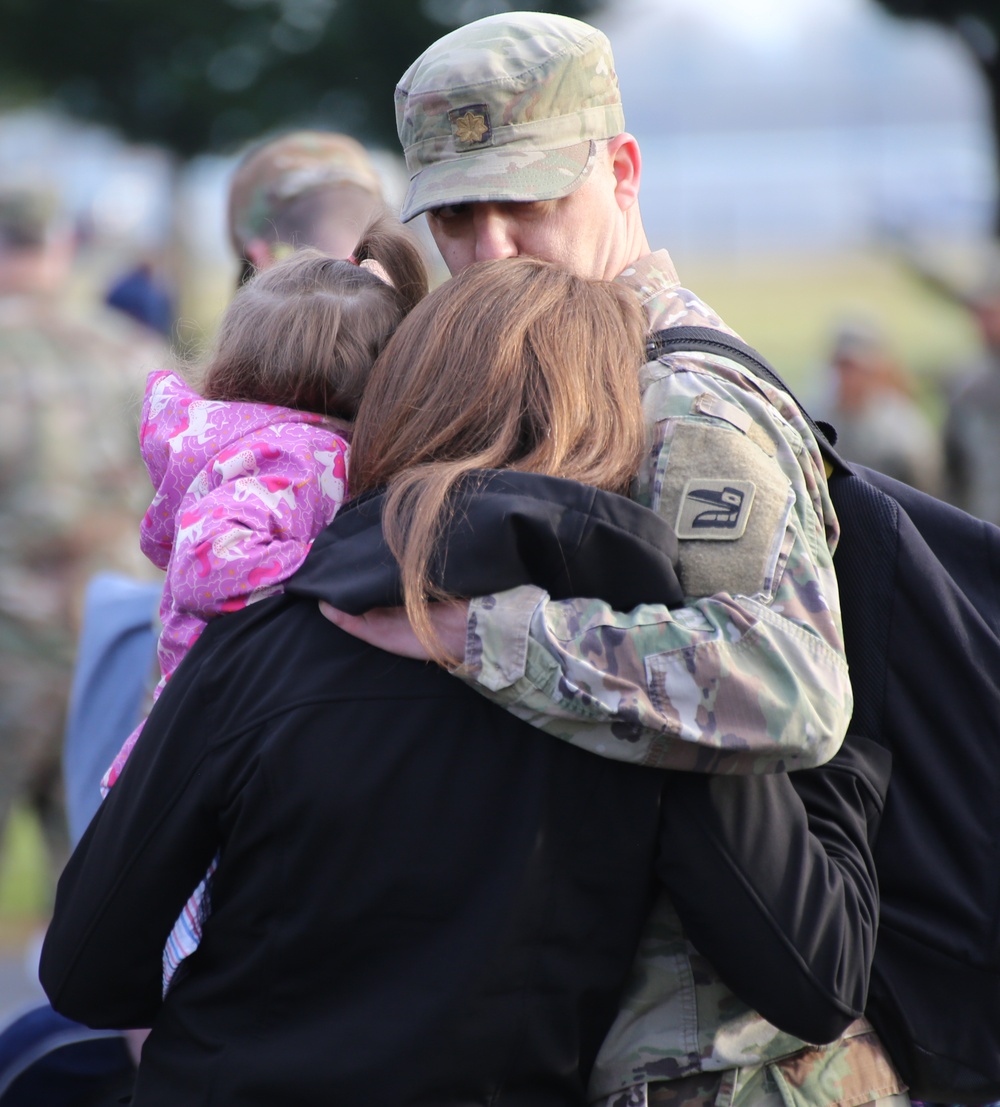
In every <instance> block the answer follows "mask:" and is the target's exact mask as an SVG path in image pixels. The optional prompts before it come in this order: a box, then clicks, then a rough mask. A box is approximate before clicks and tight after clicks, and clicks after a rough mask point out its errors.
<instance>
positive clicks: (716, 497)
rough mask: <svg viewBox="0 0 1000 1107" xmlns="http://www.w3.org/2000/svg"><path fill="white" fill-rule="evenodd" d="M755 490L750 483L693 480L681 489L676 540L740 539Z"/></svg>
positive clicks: (727, 540)
mask: <svg viewBox="0 0 1000 1107" xmlns="http://www.w3.org/2000/svg"><path fill="white" fill-rule="evenodd" d="M755 491H756V486H755V485H754V483H753V481H749V480H715V479H712V480H709V479H704V480H703V479H699V478H698V477H692V479H691V480H689V481H688V482H687V484H685V485H684V491H683V493H682V494H681V503H680V508H679V509H678V511H677V524H676V528H675V529H676V531H677V537H678V538H679V539H688V540H690V539H700V540H701V541H706V540H707V541H709V542H732V541H734V540H735V539H737V538H742V536H743V532H744V531H745V530H746V529H747V521H748V520H749V518H750V508H751V506H752V504H753V496H754V492H755Z"/></svg>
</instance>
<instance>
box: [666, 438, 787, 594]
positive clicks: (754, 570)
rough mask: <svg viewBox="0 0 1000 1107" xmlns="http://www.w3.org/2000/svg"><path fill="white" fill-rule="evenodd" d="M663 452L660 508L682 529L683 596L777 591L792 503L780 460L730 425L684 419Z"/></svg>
mask: <svg viewBox="0 0 1000 1107" xmlns="http://www.w3.org/2000/svg"><path fill="white" fill-rule="evenodd" d="M663 453H664V454H665V456H661V459H660V463H659V466H658V472H657V480H658V483H659V493H660V495H659V502H658V503H657V504H656V507H657V510H658V511H659V512H660V514H661V515H662V516H663V517H664V518H665V519H669V520H670V521H671V522H672V523H673V524H674V526H675V528H676V531H677V540H678V559H679V564H678V575H679V576H680V580H681V586H682V587H683V589H684V593H685V595H688V596H711V595H714V594H715V593H716V592H728V593H730V594H731V595H746V596H753V595H757V594H760V593H762V592H764V591H766V590H768V589H769V588H772V587H773V585H774V573H775V569H776V565H777V559H778V555H779V552H780V550H781V546H782V542H783V539H784V536H785V528H786V526H787V525H788V518H789V514H790V512H791V509H792V504H793V502H794V495H793V493H792V487H791V483H790V482H789V480H788V477H786V476H785V474H784V473H783V472H782V470H781V467H780V466H779V465H778V464H777V462H776V461H775V459H774V458H773V457H770V456H768V454H767V453H765V452H764V451H763V450H762V449H761V448H760V447H759V446H758V445H757V444H756V443H755V442H754V441H753V440H752V439H751V438H750V437H749V436H748V435H746V434H743V433H742V432H740V431H739V430H737V429H735V428H734V427H732V426H724V425H720V424H717V423H693V422H686V421H683V420H681V421H679V422H678V423H677V424H676V425H675V426H674V427H673V428H672V433H671V434H670V435H669V449H668V450H665V451H663Z"/></svg>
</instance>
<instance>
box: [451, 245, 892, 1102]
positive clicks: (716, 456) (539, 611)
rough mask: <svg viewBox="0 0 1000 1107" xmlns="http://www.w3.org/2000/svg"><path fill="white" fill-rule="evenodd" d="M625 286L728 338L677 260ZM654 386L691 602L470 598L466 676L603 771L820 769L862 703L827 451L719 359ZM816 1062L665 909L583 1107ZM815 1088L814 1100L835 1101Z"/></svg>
mask: <svg viewBox="0 0 1000 1107" xmlns="http://www.w3.org/2000/svg"><path fill="white" fill-rule="evenodd" d="M619 279H620V280H622V281H623V282H624V283H626V284H628V285H629V286H630V287H632V288H634V289H636V291H637V292H638V293H639V294H640V296H641V298H642V300H643V303H644V305H645V307H646V310H647V314H648V316H649V320H650V328H651V330H658V329H661V328H663V327H666V326H676V325H700V326H710V327H717V328H720V329H726V328H725V327H724V325H723V324H722V322H721V321H720V320H719V318H718V317H717V316H716V315H715V314H714V313H713V312H712V311H711V310H710V309H709V308H708V307H707V306H706V305H705V304H703V303H702V302H701V301H699V300H698V299H697V298H696V297H695V296H694V295H693V294H692V293H690V292H688V291H687V290H685V289H682V288H680V287H679V283H678V281H677V277H676V275H675V272H674V270H673V266H672V263H671V261H670V258H669V255H667V254H666V253H665V252H662V251H661V252H658V253H655V254H652V255H649V256H648V257H645V258H642V259H640V261H639V262H637V263H636V264H635V265H634V266H632V267H630V268H629V269H628V270H626V271H625V272H624V273H623V274H622V275H621V277H620V278H619ZM642 388H643V404H644V410H645V414H646V422H647V427H648V433H649V440H650V451H649V455H648V463H647V465H646V466H645V468H644V470H643V471H642V472H641V473H640V474H639V475H638V478H637V481H636V485H635V488H634V491H633V498H635V499H637V500H638V501H639V502H640V503H643V504H646V505H648V506H651V507H653V508H654V509H655V510H657V511H659V512H661V513H662V514H664V515H665V517H666V518H668V519H669V520H671V521H672V522H673V521H675V520H676V521H677V524H678V536H679V538H680V543H679V545H680V549H681V555H680V559H681V565H680V575H681V580H682V583H683V585H684V591H685V594H686V595H687V596H688V597H690V599H689V601H688V604H687V606H686V607H684V608H680V609H676V608H675V609H673V610H667V609H665V608H662V607H653V606H643V607H639V608H636V609H635V610H634V611H632V612H631V613H628V614H622V613H616V612H614V611H612V610H610V609H609V608H608V607H607V606H606V605H604V604H601V603H598V602H596V601H593V600H575V601H563V602H558V603H557V602H552V601H550V600H549V599H548V597H547V596H546V595H545V594H544V593H542V592H541V591H540V590H539V589H537V588H531V587H523V588H518V589H513V590H511V591H510V592H507V593H502V594H499V595H494V596H488V597H483V598H480V599H477V600H473V602H472V604H471V608H470V618H469V632H468V648H467V653H466V664H467V667H468V673H467V674H466V676H465V679H467V680H469V681H470V682H471V683H473V684H474V686H475V687H477V688H478V690H479V691H481V692H484V694H486V695H488V696H489V697H490V698H492V699H494V700H495V701H496V702H499V703H501V704H503V705H504V706H506V707H507V708H508V709H509V710H511V711H512V712H513V713H514V714H516V715H519V716H520V717H522V718H525V719H527V720H529V721H530V722H532V723H534V724H535V725H536V726H538V727H540V728H541V729H544V730H546V731H548V732H549V733H552V734H555V735H557V736H559V737H562V738H564V739H567V740H569V741H571V742H573V743H575V744H577V745H580V746H582V747H584V748H588V749H591V750H593V751H594V752H597V753H600V754H602V755H603V756H609V757H614V758H618V759H623V760H630V761H634V762H638V763H642V764H646V765H652V766H661V767H671V768H681V769H696V770H706V771H707V770H712V771H724V772H762V771H764V772H766V771H775V770H781V769H783V768H794V767H800V766H807V765H811V764H819V763H822V762H824V761H825V760H826V759H828V758H829V757H830V756H832V754H833V753H834V752H835V751H836V750H837V748H838V747H839V745H840V742H841V741H842V739H843V735H844V733H845V732H846V729H847V724H848V722H849V719H850V715H851V707H852V698H851V691H850V684H849V681H848V676H847V667H846V662H845V658H844V650H843V643H842V640H841V626H840V616H839V601H838V594H837V588H836V580H835V577H834V573H833V561H832V556H833V549H834V547H835V545H836V541H837V537H838V533H839V531H838V526H837V521H836V517H835V515H834V512H833V508H832V505H831V503H830V500H829V495H828V490H827V484H826V479H825V476H824V472H823V466H822V460H821V457H820V455H819V451H818V449H817V446H816V443H815V440H814V439H813V436H812V434H811V432H810V431H809V429H808V427H807V425H806V423H805V421H804V420H803V419H802V417H801V415H800V414H799V412H798V410H797V408H796V407H795V406H794V405H793V403H792V402H791V400H790V399H789V398H788V397H787V396H785V395H783V394H780V393H778V392H776V391H774V390H772V389H770V388H769V387H768V386H766V385H763V384H761V383H760V382H758V381H757V380H756V379H753V378H751V377H749V376H748V375H747V374H746V373H745V371H744V370H743V369H742V368H740V367H738V366H736V365H734V364H733V363H731V362H728V361H726V360H724V359H721V358H718V357H714V356H711V355H707V354H700V353H697V354H694V353H693V354H690V355H679V354H675V355H673V356H671V357H669V358H667V359H665V360H664V361H663V362H660V361H656V362H650V363H648V364H647V365H646V366H645V367H644V368H643V370H642ZM739 501H742V505H743V506H740V507H736V508H735V510H729V509H730V508H733V507H734V505H736V504H738V503H739ZM747 504H749V513H748V512H747V507H746V505H747ZM704 511H708V512H709V516H708V518H707V520H703V524H704V523H705V522H706V521H707V523H708V524H709V525H711V524H712V523H713V522H718V523H720V530H722V526H723V525H725V527H726V528H727V529H726V530H725V531H723V533H720V534H719V540H713V538H712V537H711V536H709V537H708V538H702V537H701V533H704V532H705V531H706V529H707V528H706V527H705V526H704V525H703V526H702V527H699V526H698V525H697V523H696V522H695V519H696V518H697V516H698V515H699V514H701V513H702V512H704ZM734 520H735V525H731V524H733V522H734ZM734 530H735V531H738V532H739V537H733V536H732V535H731V531H734ZM686 535H694V536H695V537H685V536H686ZM511 643H515V644H516V646H515V648H512V647H511ZM867 1030H868V1028H867V1027H866V1026H865V1025H864V1024H860V1025H855V1026H854V1027H852V1028H851V1030H850V1031H849V1032H848V1033H847V1034H845V1036H844V1039H843V1042H848V1041H852V1040H854V1039H855V1038H858V1037H860V1038H861V1039H863V1041H864V1043H865V1046H866V1047H867V1046H868V1043H869V1041H870V1035H869V1034H868V1033H867ZM803 1046H804V1043H802V1042H801V1041H799V1040H798V1039H795V1038H793V1037H791V1036H790V1035H787V1034H784V1033H781V1032H779V1031H778V1030H776V1029H775V1028H774V1027H773V1026H771V1025H770V1024H769V1023H767V1022H766V1021H765V1020H764V1019H762V1018H761V1017H760V1016H758V1015H756V1014H755V1013H754V1012H752V1011H750V1010H749V1009H748V1008H747V1007H746V1006H745V1005H744V1004H743V1003H742V1002H741V1001H739V1000H738V999H737V998H736V997H735V996H734V995H733V994H732V993H731V992H730V991H729V989H728V988H726V987H725V985H723V984H722V982H721V981H720V980H719V979H718V977H717V975H716V974H715V972H714V971H713V969H712V967H711V966H710V965H709V964H708V963H707V962H706V961H705V960H704V958H701V957H699V955H698V953H697V951H696V950H695V949H694V947H693V946H692V945H691V944H690V943H689V942H688V940H687V938H686V937H685V935H684V932H683V929H682V927H681V925H680V922H679V920H678V918H677V916H676V913H675V912H674V910H673V908H672V906H671V904H670V902H669V900H668V899H667V898H666V897H661V899H660V900H659V901H658V903H657V904H656V906H655V908H654V910H653V912H652V915H651V917H650V920H649V922H648V923H647V926H646V930H645V933H644V937H643V940H642V944H641V946H640V950H639V954H638V957H637V960H636V964H635V966H634V970H633V974H632V978H631V981H630V983H629V986H628V989H627V993H626V996H625V999H624V1001H623V1004H622V1009H621V1012H620V1014H619V1017H618V1019H617V1021H616V1023H615V1025H614V1026H613V1028H612V1030H611V1031H610V1033H609V1035H608V1037H607V1039H606V1041H605V1043H604V1046H603V1048H602V1051H601V1054H600V1056H599V1057H598V1061H597V1065H596V1066H595V1070H594V1073H593V1078H592V1081H591V1087H590V1095H591V1098H592V1099H595V1100H596V1099H600V1098H601V1097H604V1096H610V1095H612V1094H613V1093H615V1092H620V1091H622V1090H623V1089H627V1088H629V1087H631V1086H633V1085H642V1084H644V1083H646V1082H648V1081H663V1080H672V1079H676V1078H678V1077H683V1076H686V1075H688V1074H693V1073H698V1072H699V1071H706V1072H707V1071H719V1072H722V1071H724V1070H733V1071H736V1070H742V1071H748V1070H747V1066H755V1065H760V1064H762V1063H763V1062H766V1061H770V1060H773V1059H775V1058H782V1057H788V1056H790V1055H796V1054H797V1051H799V1050H801V1049H802V1048H803ZM844 1048H846V1047H844V1046H842V1045H841V1044H838V1045H835V1046H832V1047H829V1048H828V1049H827V1050H821V1051H820V1053H821V1055H822V1056H823V1057H824V1059H826V1058H828V1057H830V1056H832V1057H833V1058H834V1059H836V1058H837V1057H839V1056H840V1055H841V1054H842V1052H843V1049H844ZM821 1067H822V1066H820V1067H813V1066H810V1067H809V1071H810V1072H812V1071H819V1068H821ZM835 1071H836V1069H835ZM806 1083H808V1081H806ZM809 1091H810V1089H808V1088H807V1089H806V1093H805V1094H806V1098H805V1099H804V1102H819V1101H820V1100H822V1096H815V1097H814V1099H813V1100H810V1099H809V1096H808V1093H809ZM629 1102H631V1101H629ZM635 1102H637V1103H639V1102H641V1099H637V1100H635Z"/></svg>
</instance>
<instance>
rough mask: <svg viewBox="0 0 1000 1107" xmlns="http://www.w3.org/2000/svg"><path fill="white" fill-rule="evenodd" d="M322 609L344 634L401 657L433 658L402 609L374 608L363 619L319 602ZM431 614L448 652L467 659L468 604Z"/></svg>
mask: <svg viewBox="0 0 1000 1107" xmlns="http://www.w3.org/2000/svg"><path fill="white" fill-rule="evenodd" d="M319 609H320V611H322V612H323V614H324V615H325V616H326V617H327V618H328V619H329V620H330V622H331V623H334V624H336V625H337V626H338V627H340V629H341V630H344V631H346V632H347V633H348V634H351V635H353V636H354V637H355V638H360V639H361V640H362V642H367V643H368V644H369V645H370V646H377V647H378V648H379V649H381V650H386V651H387V652H388V653H394V654H397V655H398V656H399V657H413V658H416V659H417V660H418V661H429V660H430V655H429V654H428V652H427V650H426V649H425V648H424V645H423V643H422V642H421V641H420V639H419V638H417V636H416V634H414V633H413V627H412V626H411V625H410V620H409V618H408V617H407V614H406V609H405V608H402V607H374V608H372V610H371V611H366V612H365V614H364V615H348V614H347V612H346V611H341V610H340V609H339V608H336V607H332V606H331V605H330V604H328V603H326V602H325V601H324V600H320V603H319ZM429 614H430V618H431V622H432V623H433V624H434V629H435V630H436V631H437V635H438V638H439V639H440V641H441V645H442V646H443V647H444V649H445V651H446V652H447V653H448V654H449V655H450V656H451V657H455V658H458V659H459V660H461V659H462V658H464V657H465V627H466V623H467V622H468V615H469V603H468V601H467V600H449V601H447V602H444V603H433V604H431V605H430V608H429Z"/></svg>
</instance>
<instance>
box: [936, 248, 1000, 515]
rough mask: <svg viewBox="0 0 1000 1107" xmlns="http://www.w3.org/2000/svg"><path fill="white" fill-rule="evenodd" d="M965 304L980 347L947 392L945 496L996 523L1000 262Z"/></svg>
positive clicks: (999, 505)
mask: <svg viewBox="0 0 1000 1107" xmlns="http://www.w3.org/2000/svg"><path fill="white" fill-rule="evenodd" d="M965 303H966V305H967V307H968V308H969V310H970V311H971V313H972V317H973V319H974V320H975V322H976V325H977V327H978V329H979V334H980V338H981V340H982V347H983V348H982V352H981V353H980V354H979V356H978V357H977V358H976V359H975V361H973V362H972V363H971V364H967V365H964V366H962V367H960V368H959V369H958V371H957V374H956V376H955V383H954V386H953V388H952V391H951V396H950V401H949V407H948V415H947V418H946V420H945V428H944V443H945V461H946V466H947V477H948V489H947V494H948V498H949V499H950V500H951V501H952V502H953V503H955V504H957V505H958V506H959V507H961V508H964V509H965V510H966V511H968V512H971V513H972V514H973V515H976V516H978V517H979V518H980V519H987V520H989V522H991V523H1000V262H994V264H993V265H992V268H991V271H990V272H988V273H987V274H986V276H985V278H984V279H983V280H981V281H980V283H979V285H978V287H976V288H975V289H974V290H973V292H972V293H971V294H970V295H968V296H967V297H966V300H965Z"/></svg>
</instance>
